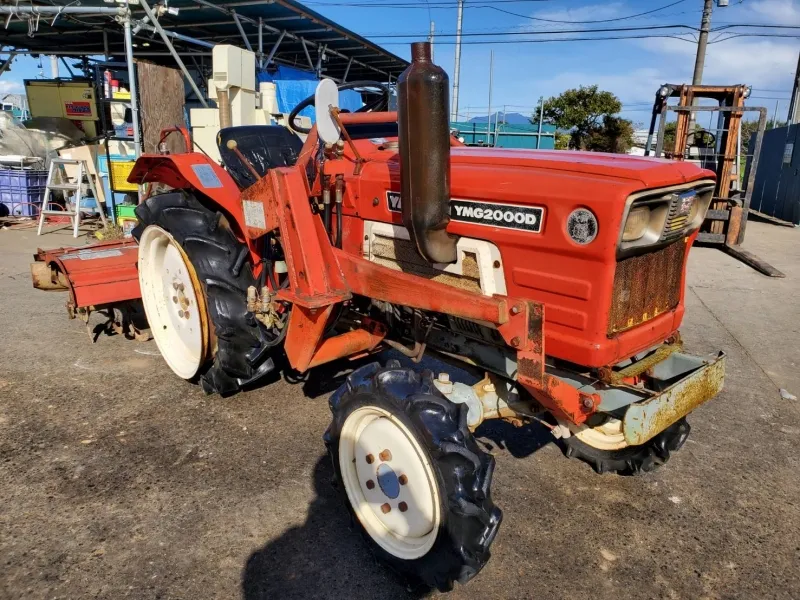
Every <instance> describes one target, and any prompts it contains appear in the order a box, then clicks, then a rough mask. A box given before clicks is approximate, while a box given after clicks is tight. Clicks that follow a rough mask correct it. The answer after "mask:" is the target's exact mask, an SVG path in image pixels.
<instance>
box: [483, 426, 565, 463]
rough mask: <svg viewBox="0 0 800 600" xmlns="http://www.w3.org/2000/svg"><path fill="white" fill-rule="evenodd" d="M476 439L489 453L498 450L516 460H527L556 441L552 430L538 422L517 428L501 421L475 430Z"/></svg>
mask: <svg viewBox="0 0 800 600" xmlns="http://www.w3.org/2000/svg"><path fill="white" fill-rule="evenodd" d="M475 437H476V438H477V439H478V443H479V444H480V445H481V446H483V449H484V450H486V451H487V452H492V451H494V450H495V448H497V449H500V450H506V451H507V452H508V453H509V454H511V456H513V457H514V458H526V457H528V456H530V455H531V454H533V453H534V452H536V451H537V450H540V449H541V448H543V447H544V446H546V445H547V444H549V443H551V442H553V441H554V438H553V434H552V433H550V430H549V429H548V428H547V427H545V426H544V425H542V424H541V423H539V422H538V421H533V422H532V423H528V424H526V425H523V426H522V427H515V426H514V425H512V424H511V423H508V422H507V421H502V420H500V419H493V420H491V421H484V422H483V423H482V424H481V425H480V427H478V428H477V429H476V430H475ZM487 440H488V441H487Z"/></svg>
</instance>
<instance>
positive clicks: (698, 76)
mask: <svg viewBox="0 0 800 600" xmlns="http://www.w3.org/2000/svg"><path fill="white" fill-rule="evenodd" d="M703 2H704V3H703V19H702V21H700V38H699V39H698V40H697V56H696V57H695V59H694V75H693V76H692V85H700V84H701V83H703V66H704V65H705V63H706V48H707V47H708V33H709V32H710V31H711V11H712V10H713V8H714V0H703Z"/></svg>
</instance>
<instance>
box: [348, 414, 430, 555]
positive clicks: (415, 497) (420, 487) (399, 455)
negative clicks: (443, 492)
mask: <svg viewBox="0 0 800 600" xmlns="http://www.w3.org/2000/svg"><path fill="white" fill-rule="evenodd" d="M339 460H340V467H341V469H342V478H343V480H344V484H345V489H346V492H347V496H348V498H349V500H350V504H351V506H352V507H353V509H354V511H355V513H356V515H357V516H358V519H359V521H360V522H361V524H362V525H363V526H364V528H365V529H366V531H367V533H369V535H370V536H371V537H372V538H373V539H374V540H375V541H376V542H377V543H378V544H379V545H380V546H381V547H383V548H384V549H385V550H387V551H388V552H391V553H392V554H394V555H395V556H399V557H401V558H404V559H412V558H417V557H419V556H422V555H423V554H425V553H426V552H427V551H428V550H430V548H431V547H432V546H433V542H434V541H435V539H436V534H437V531H438V525H439V521H440V514H439V492H438V487H437V485H436V482H435V479H434V477H433V471H432V470H431V466H430V464H429V462H428V459H427V457H426V456H425V454H424V452H423V451H422V448H421V447H420V445H419V444H418V443H417V441H416V439H415V438H414V437H413V435H412V434H411V432H410V431H409V430H408V428H407V427H405V425H403V424H402V423H401V422H400V421H399V420H397V419H396V418H395V417H394V416H393V415H391V414H390V413H389V412H388V411H385V410H383V409H381V408H378V407H371V406H370V407H363V408H360V409H358V410H356V411H354V412H353V413H352V414H351V415H350V416H349V417H348V418H347V420H346V421H345V424H344V427H343V428H342V437H341V441H340V447H339Z"/></svg>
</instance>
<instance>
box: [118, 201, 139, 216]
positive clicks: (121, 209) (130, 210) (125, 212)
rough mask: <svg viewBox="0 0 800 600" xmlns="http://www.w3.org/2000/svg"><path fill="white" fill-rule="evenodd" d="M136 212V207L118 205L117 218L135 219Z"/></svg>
mask: <svg viewBox="0 0 800 600" xmlns="http://www.w3.org/2000/svg"><path fill="white" fill-rule="evenodd" d="M135 210H136V206H134V205H133V204H118V205H117V218H120V219H135V218H136V214H134V211H135Z"/></svg>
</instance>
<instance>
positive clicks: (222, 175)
mask: <svg viewBox="0 0 800 600" xmlns="http://www.w3.org/2000/svg"><path fill="white" fill-rule="evenodd" d="M128 181H129V182H130V183H137V184H139V185H144V184H145V183H163V184H166V185H168V186H170V187H172V188H174V189H176V190H185V189H188V190H193V191H196V192H199V194H201V195H202V196H205V197H206V198H208V199H209V200H210V201H211V203H212V206H209V207H208V208H209V209H211V210H214V209H215V206H213V205H216V209H218V210H220V211H221V212H223V213H225V214H226V215H227V216H228V217H229V218H230V219H232V220H233V221H234V223H232V225H233V226H234V227H235V228H236V229H237V230H238V231H237V234H238V235H239V236H240V237H241V238H242V239H246V238H247V236H246V234H245V232H246V231H247V227H246V225H245V220H244V211H243V209H242V201H241V192H240V191H239V187H238V186H237V185H236V183H235V182H234V180H233V178H232V177H231V176H230V175H229V174H228V172H227V171H226V170H225V169H223V168H222V167H220V166H219V165H218V164H217V163H215V162H214V161H213V160H211V159H210V158H209V157H208V156H206V155H205V154H201V153H200V152H188V153H185V154H144V155H142V156H140V157H139V159H138V160H137V161H136V164H135V165H134V167H133V170H132V171H131V173H130V175H129V176H128ZM248 241H249V240H248ZM248 245H249V244H248Z"/></svg>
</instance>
